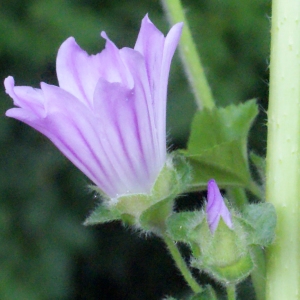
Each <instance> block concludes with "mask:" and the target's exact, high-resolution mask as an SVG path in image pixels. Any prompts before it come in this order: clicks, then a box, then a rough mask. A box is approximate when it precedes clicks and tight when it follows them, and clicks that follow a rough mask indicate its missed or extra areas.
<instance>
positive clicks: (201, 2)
mask: <svg viewBox="0 0 300 300" xmlns="http://www.w3.org/2000/svg"><path fill="white" fill-rule="evenodd" d="M183 5H184V7H185V11H186V14H187V18H188V20H189V22H190V26H191V29H192V32H193V35H194V38H195V40H196V42H197V46H198V49H199V51H200V53H201V56H202V60H203V63H204V66H205V70H206V73H207V76H208V79H209V82H210V84H211V87H212V89H213V93H214V96H215V98H216V101H217V102H218V104H219V105H221V106H225V105H228V104H229V103H238V102H239V101H245V100H247V99H250V98H255V97H256V98H257V99H258V104H259V106H260V108H261V113H260V116H259V118H258V119H257V122H256V123H255V125H254V127H253V129H252V131H251V136H250V147H251V148H252V149H254V150H255V151H256V152H257V153H260V154H264V151H265V140H266V128H265V126H264V124H265V119H266V115H265V112H264V111H265V110H266V108H267V92H268V84H267V81H268V55H269V27H270V24H269V20H268V16H269V14H270V1H265V0H243V1H240V0H225V1H220V0H185V1H183ZM147 12H148V13H149V16H150V18H151V20H152V21H153V22H154V23H155V24H156V26H157V27H158V28H159V29H160V30H162V31H163V32H164V33H165V34H166V33H167V31H168V29H169V28H170V26H169V24H168V23H167V21H166V18H165V16H164V14H163V12H162V8H161V5H160V2H159V1H158V0H157V1H156V0H127V1H122V0H114V1H112V0H73V1H71V0H69V1H67V0H1V2H0V28H1V30H0V74H1V78H2V80H4V78H5V77H7V76H8V75H12V76H14V77H15V80H16V84H17V85H32V86H35V87H38V86H39V82H40V81H45V82H47V83H52V84H57V81H56V74H55V59H56V53H57V50H58V48H59V46H60V45H61V43H62V42H63V41H64V40H65V39H66V38H67V37H69V36H74V37H75V38H76V40H77V42H78V43H79V45H81V47H82V48H84V49H86V50H87V51H88V52H89V53H96V52H99V51H100V50H101V49H102V48H103V46H104V42H103V40H102V39H101V38H100V37H99V32H100V31H102V30H105V31H106V32H107V34H108V35H109V37H110V38H111V39H112V40H113V41H114V42H115V43H116V44H117V46H118V47H120V48H121V47H124V46H130V47H133V46H134V43H135V39H136V36H137V34H138V30H139V26H140V21H141V19H142V18H143V17H144V15H145V14H146V13H147ZM0 97H1V101H0V107H1V117H0V139H1V144H0V147H1V148H0V151H1V156H0V159H1V168H0V193H1V201H0V238H1V244H0V299H1V300H19V299H20V300H21V299H22V300H26V299H28V300H29V299H30V300H35V299H42V300H52V299H53V300H54V299H55V300H56V299H64V300H65V299H66V300H68V299H78V300H79V299H87V300H93V299H116V300H118V299H128V300H138V299H153V300H154V299H162V298H163V297H164V296H166V295H173V296H177V297H180V296H181V295H183V293H185V292H187V291H188V289H187V288H186V285H185V283H184V282H183V280H182V278H181V277H180V275H178V272H177V270H176V268H175V267H174V266H173V262H172V260H171V258H170V257H169V255H168V253H167V252H166V250H165V247H164V245H163V244H162V243H161V242H160V241H159V240H158V239H156V238H153V237H147V238H145V237H143V236H141V235H140V234H139V233H136V232H133V231H132V230H129V229H126V228H123V227H122V226H121V225H120V224H119V223H111V224H107V225H102V226H95V227H88V228H86V227H84V226H83V225H82V222H83V221H84V219H85V217H86V216H87V215H88V213H89V211H90V210H91V209H92V208H93V207H94V205H95V202H96V201H98V200H97V199H96V198H95V195H93V193H91V192H90V191H89V189H88V183H89V181H88V179H87V178H85V176H84V175H83V174H82V173H81V172H80V171H79V170H77V169H76V168H75V167H74V166H72V164H71V163H70V162H69V161H67V160H66V159H65V158H64V157H63V156H62V155H61V154H60V153H59V151H58V150H57V149H55V147H54V146H53V145H52V144H51V143H50V142H49V141H48V140H47V139H46V138H44V137H43V136H42V135H41V134H38V133H37V132H35V131H34V130H33V129H31V128H29V127H27V126H26V125H24V124H21V123H20V122H18V121H15V120H13V119H8V118H6V117H5V116H4V113H5V111H6V110H7V109H8V108H10V107H12V102H11V100H10V98H9V97H8V96H7V95H6V94H5V92H4V88H2V89H1V92H0ZM195 109H196V106H195V104H194V102H193V96H192V94H191V92H190V88H189V87H188V85H187V82H186V79H185V76H184V73H183V71H182V67H181V64H180V60H179V57H178V53H177V54H176V56H175V58H174V62H173V65H172V69H171V75H170V82H169V96H168V120H167V122H168V136H169V145H170V147H171V148H177V147H184V145H185V143H186V140H187V137H188V133H189V126H190V122H191V120H192V117H193V114H194V112H195ZM192 196H193V197H192ZM192 196H191V197H185V198H183V199H181V200H179V202H180V205H181V206H185V207H187V206H192V207H193V206H195V205H196V204H195V203H196V202H197V201H200V200H201V195H197V194H194V195H192ZM183 250H184V249H183ZM240 297H241V299H253V293H251V291H250V292H249V293H247V295H246V296H245V295H243V296H242V295H241V296H240Z"/></svg>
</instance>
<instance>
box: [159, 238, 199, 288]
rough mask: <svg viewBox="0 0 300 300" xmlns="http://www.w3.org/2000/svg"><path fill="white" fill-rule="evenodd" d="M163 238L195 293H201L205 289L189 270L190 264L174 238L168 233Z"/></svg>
mask: <svg viewBox="0 0 300 300" xmlns="http://www.w3.org/2000/svg"><path fill="white" fill-rule="evenodd" d="M163 240H164V242H165V243H166V245H167V247H168V249H169V251H170V253H171V255H172V257H173V259H174V261H175V263H176V265H177V267H178V269H179V270H180V272H181V274H182V275H183V277H184V279H185V281H186V282H187V283H188V285H189V286H190V287H191V289H192V290H193V292H194V293H200V292H201V291H202V290H203V289H202V288H201V286H200V285H199V284H198V283H197V281H196V280H195V279H194V277H193V275H192V274H191V271H190V270H189V268H188V266H187V265H186V263H185V261H184V259H183V258H182V256H181V254H180V252H179V250H178V248H177V247H176V245H175V244H174V242H173V240H172V239H171V238H169V237H168V236H167V235H164V236H163Z"/></svg>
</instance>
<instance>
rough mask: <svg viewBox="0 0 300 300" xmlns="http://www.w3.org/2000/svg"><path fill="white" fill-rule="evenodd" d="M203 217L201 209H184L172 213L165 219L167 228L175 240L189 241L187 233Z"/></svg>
mask: <svg viewBox="0 0 300 300" xmlns="http://www.w3.org/2000/svg"><path fill="white" fill-rule="evenodd" d="M203 219H204V213H203V212H201V211H186V212H180V213H175V214H172V215H171V216H170V217H169V218H168V219H167V222H166V224H167V229H168V232H169V234H170V236H171V237H172V239H174V240H175V241H181V242H189V240H190V239H189V237H188V233H189V232H190V230H191V229H192V228H194V227H195V226H197V225H198V224H200V223H201V222H202V221H203Z"/></svg>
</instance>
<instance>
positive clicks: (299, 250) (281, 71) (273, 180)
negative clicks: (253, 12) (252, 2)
mask: <svg viewBox="0 0 300 300" xmlns="http://www.w3.org/2000/svg"><path fill="white" fill-rule="evenodd" d="M299 129H300V1H299V0H274V1H273V7H272V30H271V63H270V100H269V110H268V148H267V182H266V199H267V201H268V202H271V203H273V204H274V206H275V208H276V211H277V216H278V223H277V230H276V240H275V243H274V244H273V245H272V246H270V248H269V249H268V250H267V287H266V288H267V291H266V299H267V300H279V299H280V300H282V299H288V300H296V299H297V300H299V299H300V229H299V225H300V212H299V210H300V208H299V201H300V155H299V154H300V151H299V149H300V148H299V147H300V131H299Z"/></svg>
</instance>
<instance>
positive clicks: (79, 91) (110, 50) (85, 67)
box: [56, 32, 133, 106]
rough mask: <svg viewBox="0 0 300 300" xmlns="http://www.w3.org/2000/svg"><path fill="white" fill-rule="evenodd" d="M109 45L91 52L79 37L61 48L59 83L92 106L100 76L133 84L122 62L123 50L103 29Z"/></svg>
mask: <svg viewBox="0 0 300 300" xmlns="http://www.w3.org/2000/svg"><path fill="white" fill-rule="evenodd" d="M101 35H102V37H103V38H105V39H106V48H105V49H104V50H103V51H102V52H101V53H99V54H97V55H88V54H87V53H86V52H85V51H83V50H82V49H81V48H80V47H79V46H78V44H77V43H76V41H75V39H74V38H72V37H70V38H68V39H67V40H66V41H65V42H64V43H63V44H62V45H61V47H60V49H59V51H58V55H57V61H56V71H57V77H58V82H59V86H60V87H61V88H62V89H64V90H66V91H68V92H69V93H71V94H72V95H74V96H75V97H76V98H78V99H79V100H80V101H82V102H83V103H86V105H89V106H92V105H93V104H92V103H93V96H94V91H95V88H96V85H97V82H98V80H99V78H104V79H105V80H107V81H109V82H122V83H123V84H124V85H128V86H130V85H131V86H132V85H133V83H132V80H131V78H130V73H129V72H128V70H127V69H126V67H125V66H124V65H123V64H122V60H121V59H120V55H119V49H118V48H117V47H116V46H115V44H114V43H113V42H111V41H110V40H109V38H108V37H107V35H106V34H105V33H104V32H102V34H101Z"/></svg>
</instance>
